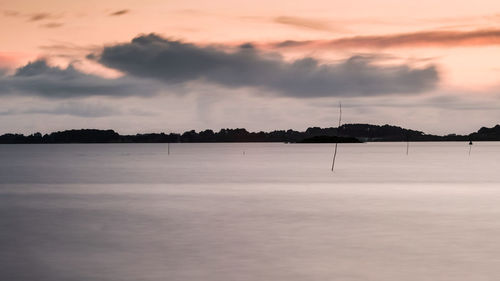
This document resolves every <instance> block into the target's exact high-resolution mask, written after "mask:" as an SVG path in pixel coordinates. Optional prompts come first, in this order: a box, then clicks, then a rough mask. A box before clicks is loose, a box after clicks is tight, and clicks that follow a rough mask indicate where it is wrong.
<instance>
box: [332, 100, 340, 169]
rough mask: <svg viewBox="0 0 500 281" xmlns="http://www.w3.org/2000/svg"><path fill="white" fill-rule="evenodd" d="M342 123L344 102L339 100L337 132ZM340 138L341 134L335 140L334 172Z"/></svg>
mask: <svg viewBox="0 0 500 281" xmlns="http://www.w3.org/2000/svg"><path fill="white" fill-rule="evenodd" d="M341 123H342V103H341V102H339V126H338V127H337V133H338V132H339V130H340V124H341ZM338 138H339V136H337V140H336V141H335V151H334V152H333V161H332V172H333V168H335V158H337V147H338V145H339V141H338Z"/></svg>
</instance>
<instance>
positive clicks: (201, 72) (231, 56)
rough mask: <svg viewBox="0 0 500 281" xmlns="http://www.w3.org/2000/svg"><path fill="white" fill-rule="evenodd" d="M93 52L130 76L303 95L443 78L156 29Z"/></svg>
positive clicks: (414, 85) (399, 87)
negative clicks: (167, 34) (288, 57)
mask: <svg viewBox="0 0 500 281" xmlns="http://www.w3.org/2000/svg"><path fill="white" fill-rule="evenodd" d="M89 58H94V59H97V60H98V61H99V62H100V63H102V64H103V65H105V66H107V67H110V68H114V69H117V70H120V71H122V72H124V73H127V74H128V75H130V76H136V77H144V78H154V79H157V80H159V81H162V82H164V83H167V84H173V83H185V82H190V81H205V82H209V83H214V84H218V85H221V86H225V87H253V88H259V89H262V90H265V91H270V92H273V93H280V94H281V95H285V96H292V97H300V98H305V97H325V96H374V95H384V94H398V93H399V94H415V93H420V92H423V91H427V90H430V89H433V88H434V87H435V85H436V83H437V82H438V72H437V70H436V68H435V67H434V66H428V67H425V68H412V67H411V66H408V65H396V66H379V65H375V64H374V61H373V59H371V58H366V57H360V56H356V57H352V58H350V59H348V60H346V61H343V62H340V63H336V64H322V63H320V62H319V61H317V60H316V59H314V58H310V57H307V58H303V59H300V60H296V61H293V62H287V61H285V60H284V59H283V58H282V57H280V56H277V55H269V54H265V53H262V52H259V51H258V50H256V49H255V48H254V47H253V46H252V45H249V44H246V45H245V46H242V47H240V48H239V49H238V50H236V51H234V52H227V51H224V50H221V49H219V48H216V47H212V46H208V47H203V46H197V45H194V44H190V43H184V42H181V41H174V40H169V39H165V38H162V37H160V36H158V35H155V34H150V35H144V36H139V37H137V38H135V39H133V40H132V41H131V42H130V43H125V44H118V45H113V46H108V47H105V48H104V50H103V51H102V53H100V54H98V55H92V56H89Z"/></svg>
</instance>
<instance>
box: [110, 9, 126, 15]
mask: <svg viewBox="0 0 500 281" xmlns="http://www.w3.org/2000/svg"><path fill="white" fill-rule="evenodd" d="M128 13H130V10H127V9H124V10H119V11H115V12H112V13H111V14H109V15H110V16H123V15H125V14H128Z"/></svg>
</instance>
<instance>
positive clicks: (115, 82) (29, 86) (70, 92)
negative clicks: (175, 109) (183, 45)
mask: <svg viewBox="0 0 500 281" xmlns="http://www.w3.org/2000/svg"><path fill="white" fill-rule="evenodd" d="M156 90H157V89H156V88H155V87H154V85H153V84H150V83H147V81H143V80H138V79H133V78H130V77H124V78H118V79H106V78H102V77H99V76H95V75H89V74H85V73H82V72H80V71H78V70H77V69H75V68H74V67H73V66H72V65H69V66H68V67H67V68H59V67H52V66H49V65H48V64H47V62H46V61H45V60H38V61H35V62H31V63H29V64H27V65H26V66H24V67H21V68H19V69H17V71H16V73H15V74H14V75H11V76H3V77H2V76H0V95H9V94H10V95H18V94H24V95H36V96H43V97H47V98H73V97H86V96H93V95H98V96H113V97H121V96H131V95H150V94H152V93H153V92H154V91H156Z"/></svg>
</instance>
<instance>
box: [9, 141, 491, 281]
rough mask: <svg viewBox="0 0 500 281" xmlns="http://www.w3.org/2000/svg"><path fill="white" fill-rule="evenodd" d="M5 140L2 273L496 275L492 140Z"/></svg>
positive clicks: (216, 278)
mask: <svg viewBox="0 0 500 281" xmlns="http://www.w3.org/2000/svg"><path fill="white" fill-rule="evenodd" d="M332 152H333V146H332V145H330V144H276V143H275V144H269V143H263V144H247V143H245V144H241V143H239V144H171V145H170V154H168V153H167V145H166V144H64V145H0V159H1V160H0V280H9V281H10V280H13V281H17V280H20V281H24V280H40V281H49V280H50V281H58V280H65V281H66V280H68V281H71V280H78V281H80V280H81V281H84V280H85V281H94V280H96V281H97V280H99V281H101V280H103V281H104V280H113V281H121V280H155V281H156V280H173V281H177V280H179V281H181V280H182V281H187V280H193V281H197V280H206V281H212V280H213V281H225V280H228V281H229V280H231V281H237V280H242V281H243V280H244V281H247V280H248V281H250V280H272V281H276V280H287V281H288V280H289V281H295V280H297V281H298V280H381V281H382V280H384V281H391V280H398V281H399V280H410V281H411V280H496V279H497V278H498V276H500V268H499V267H498V264H500V243H498V239H499V238H498V237H500V173H499V172H498V171H500V161H498V159H499V156H500V143H497V142H485V143H475V144H474V146H473V147H472V151H471V154H470V155H469V146H468V145H467V143H458V142H456V143H411V144H410V150H409V154H408V155H406V143H367V144H341V145H340V146H339V154H338V157H337V163H336V167H335V171H334V172H333V173H332V172H331V171H330V166H331V160H332Z"/></svg>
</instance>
